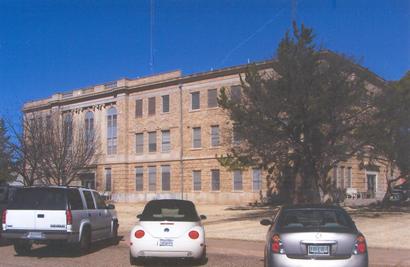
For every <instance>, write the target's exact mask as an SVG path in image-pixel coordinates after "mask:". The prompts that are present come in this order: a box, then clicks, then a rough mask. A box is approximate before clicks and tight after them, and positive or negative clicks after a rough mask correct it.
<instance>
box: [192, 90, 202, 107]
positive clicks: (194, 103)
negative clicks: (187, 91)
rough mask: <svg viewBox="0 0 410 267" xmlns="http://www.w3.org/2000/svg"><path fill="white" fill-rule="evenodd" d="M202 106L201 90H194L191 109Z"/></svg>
mask: <svg viewBox="0 0 410 267" xmlns="http://www.w3.org/2000/svg"><path fill="white" fill-rule="evenodd" d="M200 106H201V102H200V99H199V92H193V93H191V109H192V110H195V109H199V108H200Z"/></svg>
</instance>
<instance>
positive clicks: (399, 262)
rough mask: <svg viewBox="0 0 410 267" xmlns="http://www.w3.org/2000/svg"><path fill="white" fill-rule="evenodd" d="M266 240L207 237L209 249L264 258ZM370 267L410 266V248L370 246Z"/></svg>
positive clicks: (227, 253)
mask: <svg viewBox="0 0 410 267" xmlns="http://www.w3.org/2000/svg"><path fill="white" fill-rule="evenodd" d="M264 246H265V244H264V242H260V241H243V240H231V239H214V238H208V239H207V251H208V252H209V253H213V254H224V255H243V256H246V255H252V256H257V257H261V258H263V250H264ZM369 262H370V265H369V266H370V267H390V266H391V267H393V266H394V267H410V251H409V250H398V249H394V250H387V249H379V248H369Z"/></svg>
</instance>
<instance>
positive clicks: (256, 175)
mask: <svg viewBox="0 0 410 267" xmlns="http://www.w3.org/2000/svg"><path fill="white" fill-rule="evenodd" d="M252 188H253V191H259V190H261V189H262V176H261V170H260V169H252Z"/></svg>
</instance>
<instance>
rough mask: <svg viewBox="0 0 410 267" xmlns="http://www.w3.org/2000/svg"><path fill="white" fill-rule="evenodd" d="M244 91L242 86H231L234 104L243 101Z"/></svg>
mask: <svg viewBox="0 0 410 267" xmlns="http://www.w3.org/2000/svg"><path fill="white" fill-rule="evenodd" d="M241 98H242V91H241V86H240V85H234V86H231V100H232V101H234V102H239V101H241Z"/></svg>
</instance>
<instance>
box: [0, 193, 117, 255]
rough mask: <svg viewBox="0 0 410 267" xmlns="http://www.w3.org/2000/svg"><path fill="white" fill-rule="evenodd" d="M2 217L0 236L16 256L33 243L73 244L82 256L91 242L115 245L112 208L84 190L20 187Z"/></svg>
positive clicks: (94, 194) (113, 210)
mask: <svg viewBox="0 0 410 267" xmlns="http://www.w3.org/2000/svg"><path fill="white" fill-rule="evenodd" d="M2 215H3V216H2V224H3V237H4V238H7V239H10V240H11V241H12V242H13V244H14V249H15V251H16V253H17V254H20V255H24V254H27V253H28V252H29V251H30V249H31V246H32V244H33V243H39V244H49V243H52V242H63V243H68V244H74V245H75V247H76V248H77V249H79V250H80V251H81V252H82V253H85V252H87V251H88V250H89V249H90V246H91V243H92V242H94V241H97V240H103V239H110V240H112V241H113V242H116V240H117V235H118V226H119V224H118V218H117V214H116V211H115V207H114V205H106V204H105V203H104V200H103V199H102V198H101V196H100V195H99V194H98V192H96V191H95V190H90V189H86V188H74V187H62V186H52V187H25V188H21V189H18V190H17V191H16V192H15V194H14V197H13V200H12V201H11V203H10V204H9V206H8V208H7V210H5V211H3V214H2ZM73 247H74V246H73Z"/></svg>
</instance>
